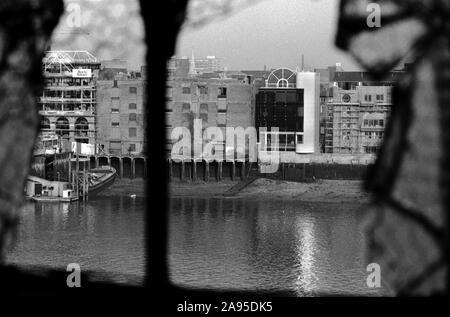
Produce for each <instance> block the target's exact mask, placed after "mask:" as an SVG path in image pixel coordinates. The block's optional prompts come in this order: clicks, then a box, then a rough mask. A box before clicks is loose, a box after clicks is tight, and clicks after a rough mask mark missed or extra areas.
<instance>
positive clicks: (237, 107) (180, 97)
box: [166, 72, 254, 154]
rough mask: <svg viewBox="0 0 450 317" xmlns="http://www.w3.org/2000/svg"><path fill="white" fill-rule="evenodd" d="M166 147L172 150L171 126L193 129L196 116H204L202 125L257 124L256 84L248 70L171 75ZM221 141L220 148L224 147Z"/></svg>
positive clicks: (238, 125) (221, 126) (232, 125)
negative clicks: (255, 112) (188, 75)
mask: <svg viewBox="0 0 450 317" xmlns="http://www.w3.org/2000/svg"><path fill="white" fill-rule="evenodd" d="M166 115H167V151H168V154H169V153H171V149H172V145H173V144H174V142H176V141H177V140H173V139H172V130H173V129H174V128H176V127H186V128H190V129H192V124H193V119H201V120H202V128H203V129H205V128H207V127H219V128H222V133H223V136H224V138H225V135H226V134H225V127H242V128H244V129H246V128H247V127H252V126H254V93H253V85H252V84H251V81H250V79H249V78H248V76H246V75H245V74H240V76H237V75H235V74H234V75H233V78H227V75H226V73H223V72H220V73H210V74H208V75H205V76H201V75H198V76H191V77H190V78H189V77H176V76H171V77H170V78H169V81H168V83H167V103H166ZM223 146H224V145H220V144H218V147H217V148H221V147H222V149H224V147H223Z"/></svg>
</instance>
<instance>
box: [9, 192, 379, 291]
mask: <svg viewBox="0 0 450 317" xmlns="http://www.w3.org/2000/svg"><path fill="white" fill-rule="evenodd" d="M151 212H163V211H162V210H157V209H153V210H152V211H151ZM144 213H145V200H144V198H142V197H137V198H135V199H132V198H130V197H128V196H114V197H99V198H97V199H92V200H90V201H89V202H86V203H83V202H79V203H72V204H42V203H28V204H27V205H26V206H25V207H24V208H23V209H22V210H21V225H20V227H19V232H18V237H17V240H16V244H15V246H14V249H13V250H12V251H11V252H10V254H9V256H8V260H9V261H10V262H13V263H18V264H21V265H25V266H29V267H30V269H33V266H36V265H38V266H47V267H52V268H58V269H65V268H66V266H67V265H68V264H69V263H78V264H80V266H81V269H82V270H90V271H95V272H98V274H97V276H98V278H100V279H113V280H114V281H116V282H122V283H132V284H140V283H142V282H143V278H144V267H145V256H144V244H145V240H144ZM363 213H364V206H362V205H361V204H359V203H345V204H341V203H305V202H282V201H269V202H268V201H255V200H252V201H248V200H242V199H225V198H223V199H214V198H211V199H193V198H173V199H171V207H170V221H169V223H170V228H169V230H170V248H169V263H170V273H171V280H172V281H173V282H174V283H176V284H179V285H183V286H190V287H208V288H228V289H246V290H250V289H251V290H258V289H264V290H288V291H291V292H293V293H294V294H297V295H316V294H363V295H377V294H380V291H379V290H372V289H369V288H368V287H367V286H366V278H367V274H368V273H367V272H366V266H367V264H368V263H367V262H366V260H365V239H364V234H363V231H362V228H361V224H360V222H361V218H362V216H363Z"/></svg>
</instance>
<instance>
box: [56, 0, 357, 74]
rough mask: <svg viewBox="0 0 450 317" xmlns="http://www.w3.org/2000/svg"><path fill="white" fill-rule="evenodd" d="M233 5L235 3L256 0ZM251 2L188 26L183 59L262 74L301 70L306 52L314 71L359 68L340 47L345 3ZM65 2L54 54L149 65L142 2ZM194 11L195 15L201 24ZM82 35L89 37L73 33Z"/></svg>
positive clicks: (182, 45)
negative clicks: (218, 61) (217, 61)
mask: <svg viewBox="0 0 450 317" xmlns="http://www.w3.org/2000/svg"><path fill="white" fill-rule="evenodd" d="M194 1H197V3H200V4H202V5H203V4H204V1H215V2H213V3H217V1H219V0H194ZM221 1H226V0H221ZM230 1H231V3H233V4H235V3H238V2H243V1H250V0H230ZM251 1H256V2H257V3H256V4H254V5H252V6H250V7H248V8H245V9H239V10H237V11H236V12H234V13H233V14H232V15H231V16H229V17H227V18H225V19H216V20H214V21H212V22H210V23H208V24H206V25H205V26H202V27H199V28H194V29H193V28H189V27H185V28H184V29H183V31H182V32H181V34H180V36H179V41H178V48H177V55H178V56H183V55H185V56H191V50H192V48H194V51H195V55H196V56H197V57H202V56H206V55H215V56H217V57H220V58H222V59H223V66H227V68H228V69H229V70H243V69H247V70H258V69H263V67H264V65H266V66H267V67H268V68H276V67H288V68H295V67H297V66H300V60H301V54H302V53H303V54H305V66H306V67H307V68H309V69H312V68H317V67H326V66H329V65H334V64H335V63H336V62H341V63H342V64H343V67H344V69H345V70H353V69H356V68H357V66H356V64H355V63H354V62H353V61H352V59H351V58H350V57H349V56H348V55H347V54H346V53H344V52H341V51H339V50H338V49H336V48H335V47H334V36H335V32H336V23H337V6H338V3H339V1H337V0H259V1H258V0H251ZM65 2H66V5H67V11H66V15H65V16H64V17H63V18H62V19H61V22H60V24H59V26H58V28H57V30H56V32H55V34H54V37H53V39H54V42H53V49H58V50H88V51H90V52H91V53H92V54H94V55H96V56H97V57H98V58H99V59H101V60H104V59H112V58H120V59H124V60H127V61H128V67H129V68H131V69H135V70H138V69H139V68H140V66H141V65H143V64H144V56H145V46H144V43H143V40H142V39H143V25H142V19H141V17H140V14H139V4H138V1H137V0H66V1H65ZM74 4H75V7H74ZM70 5H72V7H70ZM76 5H78V7H79V8H78V9H77V6H76ZM201 7H202V8H204V7H205V6H204V5H203V6H201ZM70 8H72V11H70V10H71V9H70ZM74 8H75V9H77V10H78V11H79V13H80V14H81V17H80V23H81V28H74V27H73V21H74V20H73V13H74V12H76V11H77V10H75V11H74V10H73V9H74ZM192 12H193V11H191V14H190V16H192V18H193V19H194V20H195V19H196V15H195V13H192ZM70 13H71V14H70ZM197 16H198V15H197ZM76 20H77V19H75V21H76ZM80 30H84V33H83V32H81V34H79V35H74V34H72V33H73V32H79V31H80ZM151 49H152V48H151ZM153 49H154V48H153Z"/></svg>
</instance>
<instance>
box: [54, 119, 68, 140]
mask: <svg viewBox="0 0 450 317" xmlns="http://www.w3.org/2000/svg"><path fill="white" fill-rule="evenodd" d="M56 134H58V135H61V136H64V135H69V120H67V118H65V117H59V118H58V119H57V120H56Z"/></svg>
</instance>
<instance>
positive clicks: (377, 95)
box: [364, 94, 384, 102]
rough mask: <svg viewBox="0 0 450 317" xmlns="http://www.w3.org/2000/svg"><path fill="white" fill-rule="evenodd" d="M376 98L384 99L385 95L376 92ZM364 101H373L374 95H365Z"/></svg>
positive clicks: (377, 99)
mask: <svg viewBox="0 0 450 317" xmlns="http://www.w3.org/2000/svg"><path fill="white" fill-rule="evenodd" d="M375 98H376V101H384V95H383V94H376V95H375ZM364 101H368V102H371V101H372V95H364Z"/></svg>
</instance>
